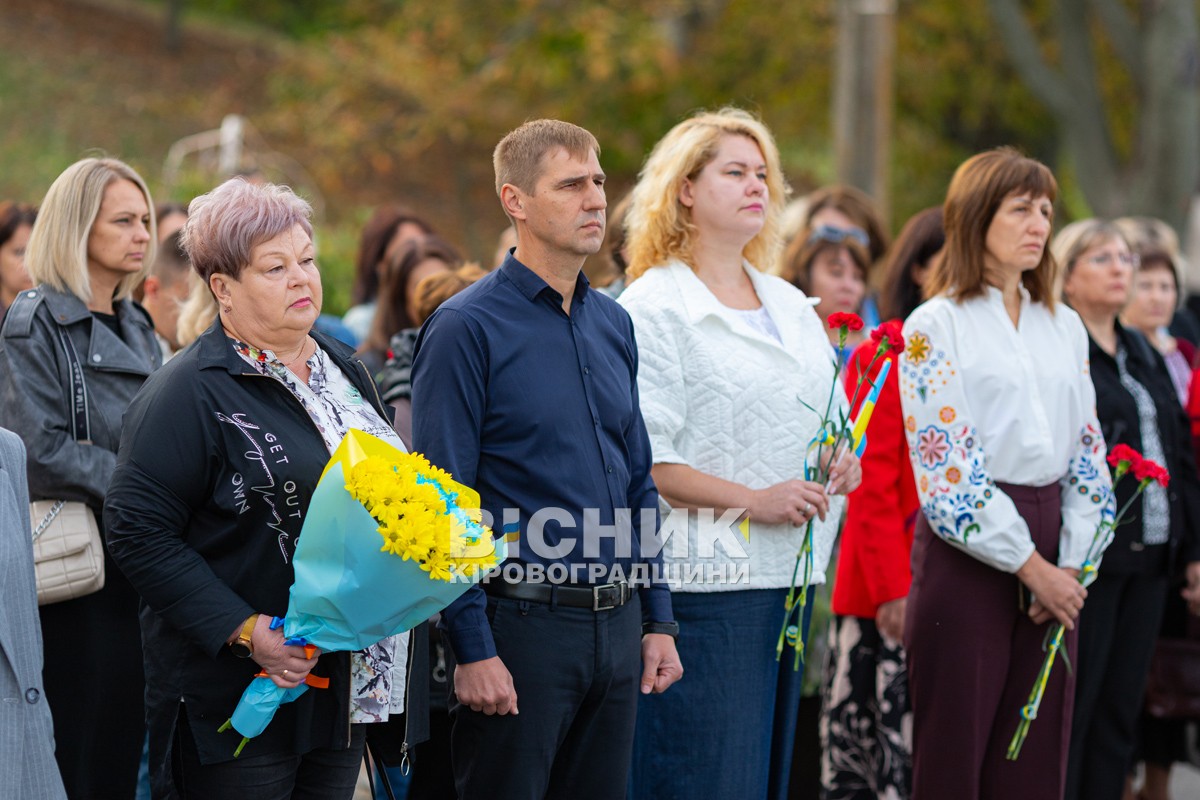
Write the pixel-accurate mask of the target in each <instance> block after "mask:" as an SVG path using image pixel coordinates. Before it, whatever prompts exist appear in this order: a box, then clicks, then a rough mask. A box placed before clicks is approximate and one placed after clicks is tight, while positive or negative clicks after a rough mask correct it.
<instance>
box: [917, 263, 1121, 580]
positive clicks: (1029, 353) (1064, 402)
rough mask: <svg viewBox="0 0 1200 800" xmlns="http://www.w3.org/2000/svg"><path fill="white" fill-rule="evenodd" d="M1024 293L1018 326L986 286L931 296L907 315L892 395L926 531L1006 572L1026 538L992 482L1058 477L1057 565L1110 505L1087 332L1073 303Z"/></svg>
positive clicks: (1028, 546) (1074, 561) (1074, 552)
mask: <svg viewBox="0 0 1200 800" xmlns="http://www.w3.org/2000/svg"><path fill="white" fill-rule="evenodd" d="M1021 291H1022V300H1021V310H1020V316H1019V318H1018V323H1017V324H1016V325H1015V326H1014V325H1013V323H1012V319H1011V318H1010V317H1009V315H1008V312H1007V310H1006V309H1005V307H1004V299H1003V297H1002V295H1001V293H1000V290H999V289H995V288H992V287H988V289H987V291H986V293H985V294H984V296H982V297H976V298H971V299H969V300H966V301H964V302H961V303H959V302H956V301H954V300H952V299H949V298H947V297H936V298H934V299H932V300H930V301H929V302H927V303H925V304H924V305H922V306H921V307H919V308H918V309H917V310H916V311H914V312H913V314H912V315H911V316H910V317H909V318H908V321H907V322H906V323H905V325H904V337H905V341H906V342H907V346H906V348H905V351H904V353H903V355H902V357H901V360H900V400H901V403H902V405H903V408H904V427H905V433H906V435H907V438H908V444H909V458H910V460H911V461H912V465H913V474H914V476H915V477H916V480H917V492H918V495H919V497H920V501H921V509H922V511H923V512H924V513H925V517H926V519H927V520H928V521H929V525H930V527H931V528H932V529H933V530H934V532H935V533H936V534H937V535H938V536H940V537H941V538H942V539H944V540H945V541H947V542H949V543H951V544H953V545H956V546H958V547H960V548H962V549H963V550H965V551H966V552H967V553H969V554H970V555H972V556H974V557H975V558H978V559H979V560H980V561H983V562H984V563H986V564H988V565H989V566H992V567H994V568H996V569H1000V570H1003V571H1005V572H1015V571H1016V570H1017V569H1018V568H1019V567H1021V566H1022V565H1023V564H1024V563H1025V561H1027V560H1028V559H1029V557H1030V556H1031V555H1032V554H1033V552H1034V549H1035V548H1034V545H1033V541H1032V539H1031V538H1030V535H1029V526H1028V525H1027V524H1026V523H1025V520H1024V519H1023V518H1022V517H1021V515H1020V514H1019V513H1018V512H1017V509H1016V506H1015V505H1014V504H1013V502H1012V499H1011V498H1009V497H1008V495H1006V494H1005V493H1004V492H1003V491H1002V490H1001V489H1000V488H999V487H997V486H996V482H997V481H999V482H1002V483H1009V484H1014V485H1021V486H1046V485H1049V484H1052V483H1058V484H1059V485H1060V487H1061V491H1062V519H1063V524H1062V531H1061V534H1060V541H1059V565H1060V566H1063V567H1073V568H1079V567H1080V566H1081V565H1082V564H1083V561H1084V560H1085V558H1086V557H1087V553H1088V549H1089V548H1090V546H1091V544H1092V539H1093V536H1094V534H1095V531H1096V526H1097V524H1098V523H1099V522H1100V520H1101V519H1102V518H1105V517H1108V518H1111V517H1112V515H1113V512H1114V509H1113V503H1114V500H1113V493H1112V480H1111V476H1110V475H1109V471H1108V467H1107V465H1106V464H1105V456H1106V455H1107V449H1106V447H1105V444H1104V437H1103V435H1102V434H1101V433H1100V424H1099V422H1098V421H1097V419H1096V395H1095V388H1094V387H1093V385H1092V381H1091V378H1090V377H1089V372H1088V339H1087V332H1086V331H1085V329H1084V327H1083V323H1082V322H1080V320H1079V316H1078V315H1077V314H1076V313H1075V312H1074V311H1072V310H1071V309H1070V308H1067V307H1065V306H1063V305H1061V304H1059V305H1058V306H1056V307H1055V309H1054V310H1053V311H1051V310H1050V309H1049V308H1047V307H1046V306H1045V305H1043V304H1042V303H1033V302H1031V301H1030V299H1029V295H1028V293H1026V292H1025V291H1024V289H1022V290H1021Z"/></svg>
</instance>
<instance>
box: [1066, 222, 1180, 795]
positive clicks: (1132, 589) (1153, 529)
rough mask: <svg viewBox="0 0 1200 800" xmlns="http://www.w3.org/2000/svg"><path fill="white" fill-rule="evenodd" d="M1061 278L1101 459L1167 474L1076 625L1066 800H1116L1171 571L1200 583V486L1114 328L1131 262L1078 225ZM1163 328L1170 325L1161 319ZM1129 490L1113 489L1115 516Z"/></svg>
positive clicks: (1111, 237) (1163, 372) (1147, 380)
mask: <svg viewBox="0 0 1200 800" xmlns="http://www.w3.org/2000/svg"><path fill="white" fill-rule="evenodd" d="M1052 250H1053V252H1054V255H1055V256H1056V257H1057V259H1058V261H1059V263H1060V264H1062V269H1063V272H1064V279H1063V285H1062V295H1063V299H1064V300H1065V301H1066V302H1067V303H1068V304H1069V305H1070V306H1071V307H1072V308H1074V309H1075V311H1076V312H1077V313H1078V314H1079V316H1080V318H1081V319H1082V320H1083V323H1084V326H1085V327H1086V328H1087V332H1088V358H1089V361H1090V365H1091V377H1092V382H1093V384H1094V385H1095V389H1096V411H1097V415H1098V417H1099V420H1100V427H1101V430H1102V431H1103V433H1104V439H1105V441H1106V442H1107V443H1108V446H1109V447H1110V448H1112V447H1114V446H1116V445H1118V444H1126V445H1129V446H1130V447H1132V448H1134V449H1135V450H1137V451H1139V452H1140V453H1142V454H1143V455H1145V456H1146V457H1147V458H1151V459H1153V460H1155V461H1157V462H1158V463H1160V464H1163V465H1164V466H1166V467H1167V469H1168V470H1169V471H1170V473H1171V483H1170V485H1169V486H1167V487H1163V486H1159V485H1158V484H1151V485H1150V486H1149V487H1148V488H1147V489H1146V491H1145V493H1144V494H1143V495H1142V496H1141V497H1139V498H1138V499H1137V500H1135V501H1134V504H1133V506H1132V507H1131V509H1130V512H1129V519H1130V524H1128V525H1122V526H1120V527H1119V528H1117V530H1116V534H1115V537H1114V539H1113V542H1112V544H1110V545H1109V547H1108V549H1107V550H1106V551H1105V554H1104V562H1103V564H1102V565H1101V568H1100V571H1099V572H1098V573H1097V576H1098V577H1097V578H1096V581H1095V582H1094V583H1093V584H1092V585H1091V586H1090V587H1089V588H1088V601H1087V606H1086V608H1085V609H1084V611H1083V614H1082V616H1081V618H1080V625H1079V654H1078V657H1077V658H1076V659H1075V660H1074V665H1075V676H1076V690H1075V709H1074V718H1073V725H1072V729H1071V748H1070V759H1069V767H1068V771H1067V791H1066V795H1065V797H1066V798H1067V800H1076V798H1079V799H1080V800H1082V798H1087V800H1105V799H1106V798H1111V800H1118V798H1120V797H1121V796H1122V793H1123V791H1124V788H1125V778H1126V775H1127V773H1128V772H1129V770H1130V767H1131V765H1132V764H1131V762H1132V758H1133V752H1134V745H1135V735H1134V733H1135V731H1136V730H1137V723H1138V718H1139V714H1140V711H1141V707H1142V697H1143V693H1144V687H1145V685H1146V677H1147V674H1148V672H1149V669H1150V657H1151V654H1152V652H1153V649H1154V642H1155V638H1156V637H1157V635H1158V631H1159V621H1160V620H1161V619H1162V615H1163V609H1164V607H1165V604H1166V600H1167V590H1168V584H1169V578H1170V575H1171V574H1172V571H1173V569H1174V565H1175V564H1177V563H1180V561H1181V560H1182V561H1183V562H1187V563H1188V567H1187V571H1188V575H1189V577H1190V578H1191V579H1192V581H1193V583H1200V542H1197V541H1196V538H1195V536H1194V535H1193V534H1192V533H1191V532H1192V531H1194V530H1196V526H1197V525H1200V484H1197V482H1196V469H1195V463H1194V461H1193V457H1192V453H1191V448H1190V446H1189V445H1190V440H1189V439H1188V427H1187V421H1186V419H1185V418H1184V415H1183V409H1182V406H1181V405H1180V403H1179V398H1178V395H1177V393H1176V390H1175V387H1174V386H1173V385H1172V382H1171V377H1170V375H1169V373H1168V371H1167V367H1166V364H1165V363H1164V362H1163V359H1162V356H1161V355H1159V353H1158V352H1157V351H1156V350H1155V349H1154V348H1153V347H1152V346H1151V345H1150V344H1149V343H1148V342H1147V341H1146V338H1145V337H1144V336H1142V334H1141V333H1139V332H1138V331H1136V330H1134V329H1132V328H1130V327H1126V326H1125V325H1122V324H1121V321H1120V320H1119V319H1118V314H1120V312H1121V310H1122V309H1123V308H1125V307H1126V304H1127V303H1128V302H1129V297H1130V287H1131V285H1132V283H1133V280H1134V274H1135V271H1136V270H1137V269H1138V257H1137V255H1135V254H1134V253H1133V252H1132V251H1131V250H1130V248H1129V245H1128V244H1127V243H1126V241H1125V239H1124V237H1123V236H1122V235H1121V232H1120V231H1119V230H1118V229H1117V228H1116V227H1115V226H1114V225H1112V224H1111V223H1109V222H1105V221H1103V220H1097V219H1087V220H1081V221H1079V222H1075V223H1072V224H1071V225H1068V226H1067V227H1065V228H1063V230H1062V231H1060V232H1059V234H1058V236H1057V237H1055V239H1054V244H1053V246H1052ZM1168 318H1169V314H1168ZM1135 486H1136V482H1135V481H1133V480H1125V481H1123V482H1122V483H1121V484H1119V485H1118V486H1117V507H1118V508H1121V507H1123V506H1124V504H1125V503H1126V502H1127V501H1128V500H1129V499H1130V497H1132V495H1133V491H1134V488H1135Z"/></svg>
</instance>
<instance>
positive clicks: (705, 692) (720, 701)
mask: <svg viewBox="0 0 1200 800" xmlns="http://www.w3.org/2000/svg"><path fill="white" fill-rule="evenodd" d="M810 595H811V592H810ZM786 596H787V590H786V589H748V590H743V591H733V592H674V593H672V595H671V603H672V606H673V608H674V609H675V619H676V620H678V622H679V641H678V642H677V647H678V649H679V658H680V660H681V661H682V662H683V670H684V674H683V679H682V680H680V681H679V682H678V683H676V684H675V685H674V686H672V687H671V688H670V689H668V690H667V691H666V692H665V693H663V694H660V695H642V696H641V698H640V703H639V705H638V719H637V729H636V733H635V738H634V746H633V769H632V770H631V772H630V787H629V797H630V799H631V800H635V798H639V799H640V798H645V799H646V800H671V798H680V799H681V800H684V799H686V800H691V798H696V797H739V798H740V797H745V798H763V797H770V798H783V797H786V795H787V788H788V777H789V774H790V771H791V760H792V748H793V746H794V743H795V738H796V717H797V713H798V711H799V708H800V687H801V683H802V682H803V677H804V665H803V664H801V666H800V669H799V670H798V671H794V670H793V669H792V658H791V656H790V655H789V654H790V653H791V650H790V649H785V651H784V656H783V658H782V659H781V660H779V661H776V659H775V645H776V642H777V641H778V638H779V628H780V625H781V624H782V623H783V604H784V599H785V597H786ZM812 606H813V604H812V600H811V597H810V600H809V603H808V605H807V607H806V608H805V613H804V619H803V625H802V630H803V636H804V639H805V640H807V638H808V624H809V620H810V619H811V616H812Z"/></svg>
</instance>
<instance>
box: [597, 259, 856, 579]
mask: <svg viewBox="0 0 1200 800" xmlns="http://www.w3.org/2000/svg"><path fill="white" fill-rule="evenodd" d="M745 269H746V273H747V274H748V275H749V276H750V280H751V282H752V283H753V284H754V289H755V291H756V292H757V293H758V297H759V299H760V300H761V301H762V304H763V305H764V306H765V307H766V308H767V311H768V313H769V314H770V315H771V318H772V320H774V322H775V325H776V326H777V327H778V329H779V333H780V335H781V337H782V339H783V344H782V345H781V344H780V343H779V342H777V341H776V340H775V339H773V338H771V337H770V336H767V335H764V334H762V333H760V332H758V331H756V330H755V329H753V328H752V327H750V325H749V324H747V323H746V322H745V321H744V320H743V319H742V318H741V317H740V316H739V314H738V312H737V311H735V310H733V309H730V308H728V307H726V306H724V305H722V304H721V303H720V302H719V301H718V300H717V298H716V297H715V296H714V295H713V294H712V292H710V291H709V290H708V288H707V287H706V286H705V285H704V284H703V283H702V282H701V281H700V279H699V278H697V277H696V275H695V273H693V272H692V270H691V268H689V267H688V266H687V265H686V264H684V263H682V262H679V261H675V262H672V263H670V264H668V265H666V266H663V267H656V268H653V269H650V270H648V271H647V272H646V273H645V274H644V275H642V277H640V278H638V279H637V280H636V281H634V282H633V283H632V284H630V286H629V288H627V289H626V290H625V292H624V293H623V294H622V295H621V297H620V300H619V302H620V303H621V305H623V306H624V307H625V309H626V310H627V311H628V312H629V315H630V316H631V317H632V318H633V323H634V327H635V330H636V334H637V342H638V353H639V357H640V362H641V363H640V368H639V372H638V390H639V392H640V394H641V404H642V415H643V416H644V417H645V419H646V428H647V429H648V430H649V433H650V445H651V447H652V448H653V451H654V461H655V463H665V464H687V465H689V466H691V467H693V468H695V469H697V470H700V471H701V472H705V473H708V474H710V475H715V476H717V477H719V478H724V479H725V480H729V481H736V482H737V483H741V484H744V485H746V486H749V487H750V488H752V489H763V488H766V487H768V486H771V485H773V484H776V483H779V482H781V481H784V480H789V479H792V478H801V477H803V464H804V451H805V448H806V447H807V445H808V442H809V440H810V439H811V438H812V437H813V436H814V434H815V433H816V431H817V428H818V426H819V422H820V418H819V416H818V415H817V414H816V413H814V412H813V411H811V410H809V409H808V408H805V406H804V405H803V403H801V402H800V400H799V399H798V398H803V399H804V402H805V403H808V404H809V405H810V406H812V407H813V408H816V409H819V410H822V411H823V410H824V408H825V405H826V403H827V402H828V399H829V394H830V389H831V383H832V381H833V378H834V364H833V350H832V348H831V347H830V345H829V340H828V338H827V337H826V335H825V332H824V330H823V329H822V326H821V320H820V318H819V317H818V316H817V313H816V311H815V310H814V309H813V306H814V305H815V304H816V303H817V301H816V300H814V299H811V298H808V297H805V295H804V293H803V292H801V291H800V290H798V289H796V288H795V287H794V286H792V285H791V284H789V283H788V282H786V281H784V280H782V279H780V278H777V277H774V276H772V275H765V274H763V273H761V272H759V271H758V270H757V269H755V268H754V267H752V266H751V265H750V264H746V265H745ZM834 395H835V399H834V403H835V406H834V413H833V415H832V416H833V417H834V418H835V419H836V417H837V407H838V406H839V405H840V406H841V407H843V408H844V407H845V393H844V392H843V391H842V389H841V388H840V387H838V388H837V390H836V391H835V392H834ZM831 505H832V507H831V513H830V514H829V515H827V517H826V521H825V522H821V521H820V520H817V521H816V523H815V525H814V527H813V539H814V548H813V550H814V568H813V575H812V582H813V583H824V582H825V569H826V567H827V566H828V565H829V557H830V553H831V551H832V549H833V542H834V538H835V537H836V535H837V529H838V524H839V520H840V519H841V516H842V510H843V508H844V506H845V498H843V497H838V498H835V499H833V501H832V504H831ZM669 511H670V509H669V508H668V507H667V506H666V505H665V504H664V506H663V513H664V515H666V514H667V513H668V512H669ZM699 527H700V526H698V524H697V520H696V518H695V516H694V515H693V516H692V517H691V519H690V520H689V526H688V538H687V544H686V554H684V555H673V548H674V547H678V548H682V547H683V542H682V541H680V542H679V544H675V543H674V542H672V540H671V539H668V543H667V546H666V548H665V550H664V559H665V561H666V562H667V565H668V566H667V569H668V572H669V574H671V575H672V576H674V577H678V576H679V575H688V574H689V569H688V568H689V565H697V566H699V567H702V566H703V565H704V564H715V565H716V569H715V571H714V573H713V574H714V575H715V577H714V578H713V579H711V580H705V579H703V577H702V576H704V575H705V571H704V570H699V569H697V567H691V570H690V577H691V580H687V579H684V580H683V581H682V582H679V581H674V582H673V586H672V588H673V589H674V590H675V591H692V592H713V591H730V590H738V589H776V588H783V587H787V586H789V585H790V583H791V580H792V569H793V566H794V564H795V560H796V554H797V552H798V551H799V548H800V546H801V544H802V541H803V534H804V529H803V528H793V527H792V526H791V525H790V524H783V525H764V524H759V523H756V522H754V521H753V520H750V524H749V540H748V541H747V540H746V539H745V538H743V534H742V532H741V531H740V530H739V529H738V526H736V525H735V526H734V528H733V531H732V534H730V533H729V532H728V531H726V535H725V536H724V537H722V538H721V539H720V540H718V543H717V544H716V545H715V547H714V546H711V545H710V546H708V547H707V548H704V547H702V545H703V544H704V542H706V541H707V542H711V541H713V538H714V537H713V535H712V531H711V529H710V530H709V531H707V532H705V533H704V535H703V536H701V535H700V530H699ZM668 528H669V523H668ZM677 538H680V539H681V537H677ZM728 551H733V552H732V553H730V552H728ZM743 551H744V552H743ZM747 556H748V558H747ZM747 562H748V570H746V572H747V573H748V574H747V575H746V576H745V577H743V578H741V579H740V580H735V581H730V580H723V579H722V578H721V576H722V575H724V576H734V575H736V574H737V572H736V569H733V568H736V567H737V566H739V565H746V564H747ZM721 564H727V565H728V567H726V568H725V571H722V569H721V568H720V565H721ZM746 578H748V580H747V579H746Z"/></svg>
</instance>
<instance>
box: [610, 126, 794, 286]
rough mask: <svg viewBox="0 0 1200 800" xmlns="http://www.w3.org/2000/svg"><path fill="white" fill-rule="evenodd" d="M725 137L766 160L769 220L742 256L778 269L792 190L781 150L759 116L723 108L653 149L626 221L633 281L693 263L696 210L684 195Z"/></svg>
mask: <svg viewBox="0 0 1200 800" xmlns="http://www.w3.org/2000/svg"><path fill="white" fill-rule="evenodd" d="M726 136H746V137H749V138H750V139H752V140H753V141H754V142H755V144H757V145H758V147H759V149H760V150H762V154H763V159H764V160H765V161H766V164H767V204H766V206H767V218H766V221H765V223H764V224H763V228H762V230H761V231H759V232H758V235H757V236H755V237H754V238H753V239H751V240H750V241H749V243H747V244H746V248H745V250H744V251H743V254H742V255H743V256H744V257H745V258H746V260H747V261H749V262H750V263H751V264H753V265H754V266H755V267H757V268H758V269H760V270H763V271H764V272H774V271H775V269H776V266H777V264H776V262H777V261H778V260H779V255H780V252H781V251H782V249H783V237H782V235H781V225H780V222H781V219H782V216H783V210H784V201H785V200H786V199H787V196H788V193H789V192H790V189H789V187H788V185H787V182H786V181H785V180H784V178H783V171H782V170H781V168H780V165H779V149H778V148H777V147H776V146H775V139H774V138H773V137H772V136H771V132H770V130H768V129H767V126H766V125H764V124H763V123H762V121H760V120H759V119H758V118H757V117H755V116H753V115H751V114H750V113H748V112H746V111H743V110H741V109H740V108H723V109H721V110H720V111H715V112H712V111H709V112H703V111H702V112H700V113H698V114H696V115H695V116H694V117H692V118H691V119H688V120H685V121H683V122H681V123H679V124H678V125H676V126H675V127H674V128H672V129H671V130H670V131H668V133H667V135H666V136H664V137H663V138H662V139H661V140H660V141H659V142H658V144H656V145H655V146H654V149H653V150H652V151H650V156H649V157H648V158H647V159H646V164H645V166H643V167H642V172H641V175H640V176H639V178H638V183H637V185H636V186H635V187H634V188H633V194H632V198H633V199H632V201H631V205H630V207H629V213H628V215H627V216H626V218H625V228H626V231H627V232H628V239H627V246H628V249H629V273H628V274H629V279H630V280H631V281H632V280H634V279H636V278H637V277H638V276H640V275H642V273H644V272H645V271H646V270H648V269H650V268H651V267H658V266H662V265H664V264H666V263H667V262H669V261H673V260H676V259H678V260H679V261H683V262H684V263H685V264H689V265H690V264H691V261H692V248H693V247H694V246H695V242H696V235H697V229H696V225H695V223H693V222H692V211H691V209H690V208H687V207H686V206H684V205H683V204H682V203H680V202H679V192H680V189H681V188H682V187H683V182H684V180H686V179H694V178H695V177H696V175H698V174H699V172H700V170H702V169H704V167H705V166H707V165H708V164H709V162H711V161H712V160H713V159H714V158H716V155H717V150H718V149H719V148H720V146H721V141H722V140H723V139H724V138H725V137H726Z"/></svg>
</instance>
